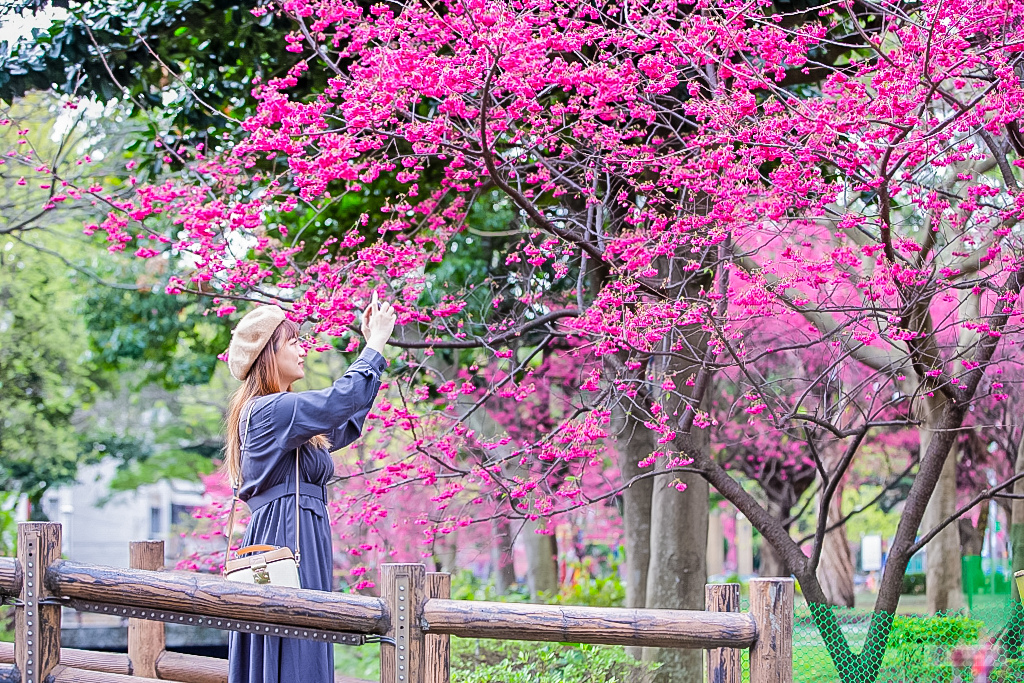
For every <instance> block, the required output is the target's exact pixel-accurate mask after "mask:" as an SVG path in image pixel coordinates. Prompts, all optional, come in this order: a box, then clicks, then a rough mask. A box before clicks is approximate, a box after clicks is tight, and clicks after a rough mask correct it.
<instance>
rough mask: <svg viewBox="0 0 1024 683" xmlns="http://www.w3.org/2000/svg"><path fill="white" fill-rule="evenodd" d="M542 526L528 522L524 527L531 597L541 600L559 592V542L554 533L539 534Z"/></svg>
mask: <svg viewBox="0 0 1024 683" xmlns="http://www.w3.org/2000/svg"><path fill="white" fill-rule="evenodd" d="M539 528H542V527H541V526H540V525H538V524H536V523H534V522H528V523H527V524H526V526H525V527H524V528H523V542H524V544H525V546H526V562H527V567H528V568H527V575H526V578H527V583H528V584H529V586H530V599H531V600H532V601H533V602H539V601H540V600H542V599H544V598H545V597H548V598H550V597H551V596H553V595H556V594H557V593H558V544H557V543H556V542H555V536H554V534H538V533H535V531H536V530H537V529H539Z"/></svg>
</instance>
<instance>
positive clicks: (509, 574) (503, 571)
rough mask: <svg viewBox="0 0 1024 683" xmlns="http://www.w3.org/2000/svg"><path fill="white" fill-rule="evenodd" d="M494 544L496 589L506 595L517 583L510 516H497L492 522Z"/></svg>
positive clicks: (492, 558) (492, 551) (493, 558)
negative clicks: (513, 560) (513, 561)
mask: <svg viewBox="0 0 1024 683" xmlns="http://www.w3.org/2000/svg"><path fill="white" fill-rule="evenodd" d="M491 532H492V533H493V534H494V545H492V546H491V567H492V568H493V572H494V589H495V590H496V591H497V592H498V595H504V594H505V593H507V592H508V589H509V588H511V587H512V586H513V585H515V583H516V568H515V565H513V563H512V546H513V543H512V541H513V540H514V539H513V538H512V525H511V524H509V523H508V518H506V517H497V518H495V519H494V520H493V521H492V522H491Z"/></svg>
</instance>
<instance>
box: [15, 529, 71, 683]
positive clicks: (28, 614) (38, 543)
mask: <svg viewBox="0 0 1024 683" xmlns="http://www.w3.org/2000/svg"><path fill="white" fill-rule="evenodd" d="M59 559H60V524H58V523H56V522H23V523H21V524H19V525H18V560H19V562H20V564H21V569H22V576H23V577H24V581H23V582H22V585H21V594H20V596H19V597H20V601H21V604H20V605H19V606H18V609H17V610H16V614H15V622H14V660H15V665H16V666H17V667H18V671H20V672H21V681H22V683H40V682H41V681H45V680H46V677H47V676H49V675H50V673H51V672H52V671H53V668H54V667H55V666H57V665H58V664H59V663H60V604H58V603H57V602H56V600H54V598H53V596H52V595H50V592H49V591H48V590H47V588H46V583H45V580H46V569H47V568H48V567H49V566H50V565H51V564H53V563H54V562H56V561H57V560H59ZM50 600H53V602H50Z"/></svg>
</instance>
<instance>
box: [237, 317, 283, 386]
mask: <svg viewBox="0 0 1024 683" xmlns="http://www.w3.org/2000/svg"><path fill="white" fill-rule="evenodd" d="M283 322H284V311H282V310H281V309H280V308H279V307H278V306H274V305H273V304H270V305H266V306H260V307H259V308H255V309H253V310H251V311H249V312H248V313H246V314H245V317H244V318H242V319H241V320H240V321H238V324H237V325H235V329H233V330H232V331H231V344H230V345H229V346H228V368H229V369H230V370H231V376H232V377H234V378H235V379H237V380H238V381H240V382H241V381H243V380H244V379H245V376H246V375H248V374H249V369H250V368H252V364H253V363H255V362H256V357H257V356H259V355H260V351H262V350H263V347H264V346H266V345H267V342H268V341H270V338H271V337H272V336H273V334H274V330H276V329H277V326H278V325H280V324H281V323H283Z"/></svg>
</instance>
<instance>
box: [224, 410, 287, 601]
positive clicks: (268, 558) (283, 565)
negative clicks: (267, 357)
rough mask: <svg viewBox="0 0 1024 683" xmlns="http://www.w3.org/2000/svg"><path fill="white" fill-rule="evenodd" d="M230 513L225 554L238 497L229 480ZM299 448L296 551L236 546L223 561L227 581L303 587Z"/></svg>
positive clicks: (231, 533) (234, 486)
mask: <svg viewBox="0 0 1024 683" xmlns="http://www.w3.org/2000/svg"><path fill="white" fill-rule="evenodd" d="M255 405H256V402H255V401H253V402H252V404H251V405H250V406H249V412H248V413H247V414H246V417H245V429H244V430H243V431H242V443H241V444H240V445H239V447H238V452H239V455H240V456H241V454H243V453H244V449H245V440H246V438H247V437H248V435H249V420H250V418H251V417H252V411H253V408H254V407H255ZM231 492H232V498H231V514H230V515H229V516H228V535H227V538H228V549H227V552H226V553H225V555H224V557H225V558H227V557H230V555H231V539H232V537H233V536H234V533H235V507H236V506H237V504H238V502H239V501H240V499H239V497H238V487H237V486H236V485H235V483H234V482H232V485H231ZM300 513H301V511H300V510H299V449H298V448H296V449H295V554H294V555H293V554H292V550H291V548H289V547H287V546H276V545H266V544H257V545H248V546H246V547H244V548H239V549H238V550H237V551H236V552H235V559H233V560H227V561H226V562H225V563H224V577H225V578H226V579H227V580H228V581H238V582H240V583H253V584H257V585H265V584H271V585H273V586H289V587H291V588H302V586H301V584H300V583H299V560H300V552H299V542H300V538H301V536H299V519H300V518H301V514H300Z"/></svg>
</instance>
